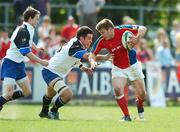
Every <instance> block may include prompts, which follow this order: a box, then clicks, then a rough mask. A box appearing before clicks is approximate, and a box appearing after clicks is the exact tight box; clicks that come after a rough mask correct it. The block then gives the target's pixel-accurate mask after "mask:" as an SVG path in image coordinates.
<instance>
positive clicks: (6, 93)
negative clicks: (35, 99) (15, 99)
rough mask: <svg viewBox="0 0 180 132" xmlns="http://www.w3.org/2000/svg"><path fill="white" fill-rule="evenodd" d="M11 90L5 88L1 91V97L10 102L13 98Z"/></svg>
mask: <svg viewBox="0 0 180 132" xmlns="http://www.w3.org/2000/svg"><path fill="white" fill-rule="evenodd" d="M13 93H14V91H13V89H12V88H7V89H6V90H5V91H3V96H4V97H5V98H6V99H7V100H10V99H11V98H12V96H13Z"/></svg>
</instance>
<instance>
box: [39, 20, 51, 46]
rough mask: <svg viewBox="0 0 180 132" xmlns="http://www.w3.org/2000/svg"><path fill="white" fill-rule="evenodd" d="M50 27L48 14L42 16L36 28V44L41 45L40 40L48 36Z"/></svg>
mask: <svg viewBox="0 0 180 132" xmlns="http://www.w3.org/2000/svg"><path fill="white" fill-rule="evenodd" d="M50 29H51V19H50V17H49V16H45V17H44V18H43V22H42V24H41V25H40V27H39V28H38V36H39V41H38V46H39V47H43V45H41V44H43V43H41V42H42V40H43V39H44V38H45V37H47V36H49V31H50Z"/></svg>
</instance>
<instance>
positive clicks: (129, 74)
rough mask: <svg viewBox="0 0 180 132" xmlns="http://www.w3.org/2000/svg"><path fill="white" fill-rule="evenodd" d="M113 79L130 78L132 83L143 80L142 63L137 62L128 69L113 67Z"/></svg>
mask: <svg viewBox="0 0 180 132" xmlns="http://www.w3.org/2000/svg"><path fill="white" fill-rule="evenodd" d="M111 72H112V77H122V78H128V79H129V80H130V81H134V80H138V79H143V78H144V74H143V72H142V67H141V63H140V62H136V63H135V64H133V65H131V66H130V67H128V68H126V69H121V68H119V67H117V66H113V68H112V71H111Z"/></svg>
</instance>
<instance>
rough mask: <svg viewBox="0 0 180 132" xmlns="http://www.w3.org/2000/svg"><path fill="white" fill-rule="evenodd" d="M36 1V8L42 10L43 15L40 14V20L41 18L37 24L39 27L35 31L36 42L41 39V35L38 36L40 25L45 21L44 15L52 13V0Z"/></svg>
mask: <svg viewBox="0 0 180 132" xmlns="http://www.w3.org/2000/svg"><path fill="white" fill-rule="evenodd" d="M34 1H35V8H36V9H37V10H39V11H40V13H41V15H40V18H39V19H40V20H39V24H38V25H37V28H36V30H35V32H34V38H33V40H34V42H35V43H38V40H39V38H38V37H39V36H38V30H37V29H38V28H39V26H40V25H41V24H42V22H43V21H44V17H46V16H49V17H50V14H51V7H50V1H51V0H34Z"/></svg>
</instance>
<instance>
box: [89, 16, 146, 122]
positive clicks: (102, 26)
mask: <svg viewBox="0 0 180 132" xmlns="http://www.w3.org/2000/svg"><path fill="white" fill-rule="evenodd" d="M96 30H97V31H98V32H99V33H100V34H101V36H100V37H99V38H98V39H97V40H96V41H95V43H94V44H93V47H92V53H91V55H90V56H89V61H90V64H91V68H92V69H94V68H95V67H96V66H97V63H96V59H95V57H96V55H97V54H98V53H99V52H100V51H101V49H103V48H105V49H107V50H108V51H109V52H110V53H111V54H112V55H113V56H114V58H113V62H112V63H113V66H112V86H113V88H114V91H115V99H116V100H117V104H118V105H119V107H120V108H121V110H122V112H123V114H124V116H123V118H122V121H131V117H130V114H129V111H128V103H127V100H126V99H125V97H124V87H125V86H126V84H127V81H128V80H130V81H131V83H132V85H133V87H134V88H135V90H136V92H137V95H138V97H137V100H136V104H137V110H138V114H139V118H140V119H143V118H144V108H143V102H144V100H145V97H146V91H145V84H144V75H143V73H142V68H141V65H140V63H139V62H138V61H137V59H136V51H135V49H133V48H132V49H126V48H124V46H123V44H122V42H121V37H122V34H123V33H124V32H125V31H127V30H128V31H131V32H132V33H133V36H132V37H131V39H130V40H129V41H128V45H130V46H134V45H135V44H136V43H137V42H138V41H139V39H140V38H141V37H143V36H144V35H145V33H146V30H147V29H146V27H144V26H140V25H120V26H117V27H114V24H113V23H112V21H111V20H109V19H103V20H101V21H100V22H99V23H98V24H97V25H96Z"/></svg>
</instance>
